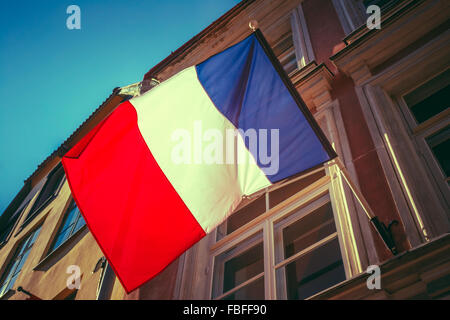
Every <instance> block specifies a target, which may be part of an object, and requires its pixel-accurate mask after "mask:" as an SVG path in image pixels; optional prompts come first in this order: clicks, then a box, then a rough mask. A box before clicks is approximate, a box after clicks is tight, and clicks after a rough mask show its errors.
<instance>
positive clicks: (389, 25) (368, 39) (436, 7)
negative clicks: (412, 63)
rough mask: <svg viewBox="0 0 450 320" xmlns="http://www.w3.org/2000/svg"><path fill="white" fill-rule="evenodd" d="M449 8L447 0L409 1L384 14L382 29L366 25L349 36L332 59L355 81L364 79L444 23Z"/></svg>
mask: <svg viewBox="0 0 450 320" xmlns="http://www.w3.org/2000/svg"><path fill="white" fill-rule="evenodd" d="M448 12H450V3H449V2H448V1H446V0H433V1H423V0H422V1H407V2H405V3H404V4H403V5H402V6H399V7H395V10H394V11H392V12H391V14H390V15H389V16H386V17H383V21H382V26H383V27H382V28H381V29H379V30H378V29H373V30H368V29H367V28H363V29H364V30H362V29H361V30H360V31H361V32H362V31H364V32H362V33H359V34H358V37H357V38H356V39H352V40H350V39H349V38H348V37H347V41H350V42H349V44H348V45H347V46H346V47H345V48H344V49H342V50H340V51H339V52H338V53H336V54H334V55H333V56H331V57H330V60H331V61H333V63H334V64H335V65H336V66H337V68H338V69H339V70H341V71H343V72H344V73H345V74H347V75H348V76H350V77H352V78H353V80H354V81H355V82H356V83H361V82H362V81H364V80H365V79H367V76H368V75H369V74H371V73H374V72H373V71H374V70H375V69H376V68H377V67H378V66H380V65H382V64H383V63H384V62H386V61H388V60H389V59H392V57H394V56H395V55H397V54H398V53H399V52H401V51H402V50H404V49H407V48H408V47H409V46H410V45H411V44H413V43H415V42H416V41H418V40H420V39H421V38H423V37H424V36H426V35H427V34H428V33H430V32H431V31H432V30H435V29H437V28H438V27H440V26H442V25H443V24H445V23H446V22H447V21H448V19H449V14H448ZM411 30H414V32H412V31H411Z"/></svg>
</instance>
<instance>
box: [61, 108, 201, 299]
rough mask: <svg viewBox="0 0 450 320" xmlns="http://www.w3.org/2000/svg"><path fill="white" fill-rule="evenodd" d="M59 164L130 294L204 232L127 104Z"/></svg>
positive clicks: (82, 211)
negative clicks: (149, 146) (159, 162)
mask: <svg viewBox="0 0 450 320" xmlns="http://www.w3.org/2000/svg"><path fill="white" fill-rule="evenodd" d="M100 128H101V130H99V129H100ZM62 163H63V166H64V170H65V172H66V175H67V179H68V181H69V185H70V189H71V191H72V195H73V197H74V199H75V202H76V204H77V206H78V208H79V209H80V211H81V213H82V214H83V217H84V219H85V220H86V223H87V225H88V227H89V230H90V231H91V232H92V234H93V236H94V237H95V239H96V241H97V243H98V244H99V245H100V247H101V249H102V251H103V253H104V254H105V256H106V258H107V259H108V261H109V262H110V264H111V266H112V268H113V269H114V272H115V273H116V275H117V276H118V278H119V280H120V281H121V283H122V285H123V286H124V288H125V290H126V291H127V292H130V291H132V290H134V289H135V288H136V287H138V286H139V285H140V284H142V282H143V281H146V280H149V279H151V278H152V277H154V276H155V275H156V274H158V273H159V272H161V271H162V270H163V269H164V268H165V267H166V265H168V264H169V263H170V262H172V260H173V259H174V258H175V257H178V256H179V255H180V254H181V253H183V252H184V251H185V250H186V249H188V248H189V247H190V246H192V245H193V244H194V243H196V242H197V241H198V240H200V239H201V238H202V237H204V236H205V232H204V231H203V229H202V227H201V226H200V225H199V224H198V222H197V221H196V220H195V218H194V217H193V215H192V214H191V212H190V211H189V209H188V208H187V207H186V205H185V204H184V202H183V201H182V199H181V198H180V197H179V195H178V194H177V192H176V191H175V189H174V188H173V186H172V185H171V183H170V182H169V181H168V179H167V178H166V176H165V175H164V173H163V172H162V170H161V169H160V167H159V166H158V164H157V162H156V160H155V159H154V157H153V155H152V153H151V152H150V150H149V148H148V146H147V144H146V143H145V141H144V139H143V138H142V135H141V133H140V131H139V128H138V124H137V114H136V110H135V108H134V107H133V105H132V104H131V103H130V102H125V103H122V104H121V105H120V106H119V107H117V109H116V110H115V111H114V112H113V113H112V114H111V115H110V116H109V117H108V118H106V120H104V121H103V122H101V123H100V124H99V125H98V126H97V127H96V128H94V130H92V132H91V133H90V134H88V135H87V136H86V137H85V138H84V139H82V140H81V141H80V142H79V143H78V144H77V145H76V146H75V147H74V148H72V150H71V151H69V152H68V153H67V154H66V155H65V156H64V157H63V159H62ZM94 194H95V196H94Z"/></svg>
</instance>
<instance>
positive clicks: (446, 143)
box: [426, 126, 450, 178]
mask: <svg viewBox="0 0 450 320" xmlns="http://www.w3.org/2000/svg"><path fill="white" fill-rule="evenodd" d="M426 141H427V143H428V146H429V147H430V149H431V151H432V152H433V154H434V156H435V158H436V160H437V162H438V163H439V165H440V166H441V169H442V171H443V172H444V175H445V176H446V177H447V178H448V177H450V126H447V127H446V128H444V129H442V130H441V131H439V132H437V133H435V134H434V135H432V136H430V137H428V138H427V139H426Z"/></svg>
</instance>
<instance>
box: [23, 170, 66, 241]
mask: <svg viewBox="0 0 450 320" xmlns="http://www.w3.org/2000/svg"><path fill="white" fill-rule="evenodd" d="M61 171H62V177H61V180H60V181H59V182H57V186H56V188H55V191H54V192H53V193H51V194H50V195H49V196H48V197H47V199H45V200H44V201H43V202H42V203H41V204H40V205H39V206H37V204H38V202H39V200H40V197H41V196H42V195H43V192H44V191H45V190H46V189H47V188H50V186H49V183H50V181H51V178H52V177H53V175H55V174H59V173H61ZM65 181H66V175H65V172H64V169H63V166H62V164H61V163H59V164H57V165H56V167H55V168H54V169H53V170H52V171H50V173H49V174H48V175H47V181H46V182H45V183H44V185H43V186H42V188H41V190H40V191H39V193H38V195H37V197H36V199H35V200H34V202H33V205H32V206H31V209H30V211H29V212H28V214H27V216H26V217H25V220H24V221H23V222H22V224H21V226H20V228H19V232H20V231H21V230H23V229H24V228H25V227H26V226H27V225H28V224H29V223H30V222H31V221H33V219H34V218H36V217H37V216H38V214H39V213H40V212H41V211H42V210H43V209H44V208H46V207H47V206H48V205H49V204H50V203H51V202H52V201H53V200H54V199H55V198H56V197H57V196H58V194H59V192H60V191H61V188H62V187H63V185H64V183H65ZM55 184H56V182H55ZM52 186H54V185H52Z"/></svg>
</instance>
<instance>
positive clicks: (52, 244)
mask: <svg viewBox="0 0 450 320" xmlns="http://www.w3.org/2000/svg"><path fill="white" fill-rule="evenodd" d="M72 204H73V205H74V206H75V207H74V208H72V209H71V206H72ZM73 209H76V210H77V211H78V213H77V217H76V220H75V222H74V223H73V225H72V226H71V231H70V234H69V236H68V237H67V238H66V239H64V240H63V241H62V242H61V243H60V244H59V245H58V246H56V247H55V244H56V241H57V240H58V236H59V235H60V234H61V233H62V230H61V229H62V228H63V227H64V225H65V222H66V219H67V217H68V214H69V213H70V211H71V210H73ZM80 218H82V219H84V217H83V215H82V214H81V211H80V209H79V208H78V206H77V204H76V203H75V200H74V199H73V197H70V199H69V200H68V202H67V206H66V208H65V209H64V211H63V214H62V219H61V222H60V223H59V224H58V227H57V228H56V230H57V231H56V233H55V234H54V236H53V237H52V241H51V242H50V246H49V248H48V249H47V251H46V252H47V254H46V256H50V255H52V254H53V253H54V252H55V251H57V250H58V249H59V248H61V247H62V246H64V244H65V243H67V242H68V241H70V239H72V238H73V237H74V236H75V235H77V234H79V233H80V232H81V231H82V230H83V229H85V228H86V225H87V224H86V220H84V224H83V225H82V226H81V227H80V228H79V229H78V230H75V227H76V226H77V224H78V222H79V220H80ZM44 260H45V258H44Z"/></svg>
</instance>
